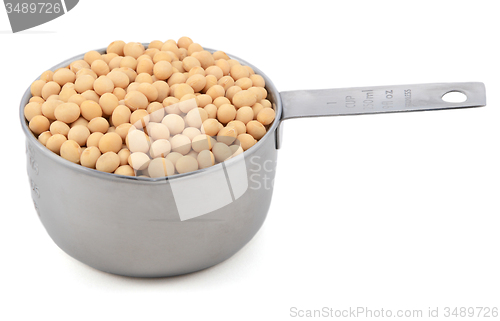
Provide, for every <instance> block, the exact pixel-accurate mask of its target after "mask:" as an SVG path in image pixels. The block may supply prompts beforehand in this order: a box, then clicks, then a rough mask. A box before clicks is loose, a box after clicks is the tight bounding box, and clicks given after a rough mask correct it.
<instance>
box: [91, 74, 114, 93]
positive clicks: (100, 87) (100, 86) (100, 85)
mask: <svg viewBox="0 0 500 321" xmlns="http://www.w3.org/2000/svg"><path fill="white" fill-rule="evenodd" d="M114 89H115V84H114V83H113V81H112V80H111V79H109V78H108V77H106V76H99V78H97V79H96V80H95V81H94V91H95V92H96V93H97V94H98V95H104V94H105V93H112V92H113V90H114Z"/></svg>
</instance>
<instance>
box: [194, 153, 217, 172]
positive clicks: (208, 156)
mask: <svg viewBox="0 0 500 321" xmlns="http://www.w3.org/2000/svg"><path fill="white" fill-rule="evenodd" d="M197 161H198V167H199V168H207V167H210V166H213V165H215V157H214V154H213V153H212V152H211V151H209V150H202V151H201V152H200V153H199V154H198V157H197Z"/></svg>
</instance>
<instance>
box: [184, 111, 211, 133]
mask: <svg viewBox="0 0 500 321" xmlns="http://www.w3.org/2000/svg"><path fill="white" fill-rule="evenodd" d="M207 119H208V113H207V112H206V111H205V110H204V109H203V108H195V109H192V110H190V111H189V112H188V113H187V115H186V117H185V118H184V120H185V122H186V125H187V126H189V127H195V128H200V127H201V125H202V124H203V122H204V121H205V120H207Z"/></svg>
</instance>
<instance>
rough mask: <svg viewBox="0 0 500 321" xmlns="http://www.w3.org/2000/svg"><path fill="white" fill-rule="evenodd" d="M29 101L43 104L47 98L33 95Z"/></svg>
mask: <svg viewBox="0 0 500 321" xmlns="http://www.w3.org/2000/svg"><path fill="white" fill-rule="evenodd" d="M28 102H30V103H39V104H43V103H44V102H45V99H43V98H42V97H38V96H33V97H31V98H30V100H29V101H28Z"/></svg>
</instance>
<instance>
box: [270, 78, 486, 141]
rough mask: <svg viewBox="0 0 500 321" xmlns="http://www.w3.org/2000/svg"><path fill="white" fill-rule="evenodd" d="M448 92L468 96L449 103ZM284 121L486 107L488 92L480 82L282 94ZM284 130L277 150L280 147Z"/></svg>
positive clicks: (305, 91) (299, 91) (279, 134)
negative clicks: (446, 95)
mask: <svg viewBox="0 0 500 321" xmlns="http://www.w3.org/2000/svg"><path fill="white" fill-rule="evenodd" d="M449 92H461V93H463V94H465V95H466V96H467V99H466V100H465V101H464V102H459V103H454V102H446V101H444V100H443V99H442V97H443V96H444V95H445V94H447V93H449ZM280 96H281V102H282V105H283V115H282V117H281V120H285V119H290V118H300V117H318V116H341V115H364V114H380V113H395V112H409V111H424V110H441V109H454V108H468V107H481V106H485V105H486V89H485V86H484V84H483V83H481V82H462V83H434V84H414V85H394V86H377V87H357V88H342V89H319V90H295V91H285V92H281V93H280ZM281 127H282V126H280V128H279V130H278V135H277V136H278V137H277V147H278V148H279V147H280V140H281V136H282V135H281Z"/></svg>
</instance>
